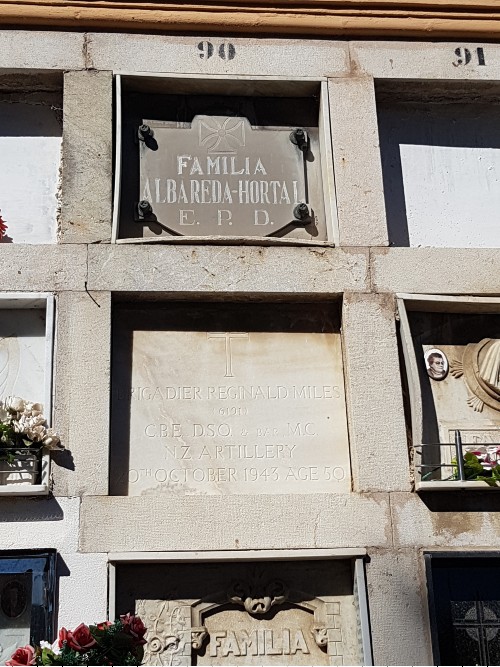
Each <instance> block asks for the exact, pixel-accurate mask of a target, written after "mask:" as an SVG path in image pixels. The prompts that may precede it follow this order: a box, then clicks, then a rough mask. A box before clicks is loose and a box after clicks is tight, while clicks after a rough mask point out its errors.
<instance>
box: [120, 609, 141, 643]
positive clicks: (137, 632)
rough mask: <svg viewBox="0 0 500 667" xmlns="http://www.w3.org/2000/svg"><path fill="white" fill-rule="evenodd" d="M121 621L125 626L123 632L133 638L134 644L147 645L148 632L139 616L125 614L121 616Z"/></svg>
mask: <svg viewBox="0 0 500 667" xmlns="http://www.w3.org/2000/svg"><path fill="white" fill-rule="evenodd" d="M120 621H121V622H122V625H123V631H124V632H126V633H127V634H128V635H131V636H132V638H133V641H134V644H136V645H137V646H141V645H142V644H145V643H146V640H145V639H144V635H145V634H146V632H147V630H146V628H145V627H144V623H143V622H142V621H141V619H140V618H139V616H133V615H132V614H124V615H122V616H120Z"/></svg>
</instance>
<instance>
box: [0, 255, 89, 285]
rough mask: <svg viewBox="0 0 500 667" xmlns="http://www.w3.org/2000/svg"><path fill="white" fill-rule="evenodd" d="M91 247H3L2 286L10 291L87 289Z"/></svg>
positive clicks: (0, 271)
mask: <svg viewBox="0 0 500 667" xmlns="http://www.w3.org/2000/svg"><path fill="white" fill-rule="evenodd" d="M86 280H87V246H85V245H71V246H70V245H64V246H63V245H28V244H26V245H24V244H19V245H17V244H14V243H12V244H7V243H2V244H0V283H1V285H2V286H3V289H5V290H8V291H20V290H22V291H27V292H28V291H29V292H51V291H54V290H84V289H85V281H86Z"/></svg>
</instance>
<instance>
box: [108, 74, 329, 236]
mask: <svg viewBox="0 0 500 667" xmlns="http://www.w3.org/2000/svg"><path fill="white" fill-rule="evenodd" d="M186 85H187V90H188V91H189V92H182V91H183V86H184V88H185V87H186ZM320 90H321V84H320V83H319V82H316V83H311V82H308V84H307V85H304V83H303V82H302V85H299V84H296V85H292V82H280V85H279V84H278V82H272V85H271V83H270V82H265V83H263V82H256V81H248V82H232V81H226V80H224V81H221V80H219V81H212V80H210V81H208V82H205V83H203V82H197V83H196V85H194V84H193V82H191V83H190V84H189V83H188V84H186V82H183V81H180V80H179V81H177V80H175V81H169V80H168V79H154V78H144V79H141V78H137V77H130V78H127V77H120V78H119V84H117V96H120V107H119V112H118V116H119V118H121V133H120V127H119V126H120V122H119V123H118V128H117V142H121V145H120V146H119V148H118V157H117V172H118V173H120V174H121V178H118V179H116V180H115V188H116V187H118V188H119V190H120V195H119V197H116V195H115V209H117V208H119V213H118V211H117V210H115V223H114V226H115V230H114V239H115V240H116V238H117V237H118V240H123V241H126V240H127V239H128V240H132V239H135V240H138V239H142V241H143V242H152V241H155V240H158V241H160V242H165V241H168V240H171V241H172V240H173V241H175V242H182V240H183V239H186V238H187V239H189V238H192V239H193V240H198V241H201V240H203V241H210V240H211V241H213V242H214V241H215V242H216V241H217V240H219V241H224V240H229V241H231V240H232V242H238V239H242V240H244V239H249V240H252V239H253V242H258V241H260V242H261V243H273V242H274V243H276V242H282V243H286V242H287V241H288V242H290V241H294V242H295V243H297V242H300V241H302V242H325V241H327V237H328V234H327V222H326V219H325V202H324V193H323V185H322V181H323V175H322V174H323V172H322V155H321V152H322V151H323V148H321V150H320V134H321V128H320V127H319V119H320ZM120 91H121V94H120ZM174 91H175V92H174ZM323 115H324V114H323ZM324 159H325V158H324ZM330 180H331V179H330ZM330 226H331V225H330ZM117 227H118V229H117Z"/></svg>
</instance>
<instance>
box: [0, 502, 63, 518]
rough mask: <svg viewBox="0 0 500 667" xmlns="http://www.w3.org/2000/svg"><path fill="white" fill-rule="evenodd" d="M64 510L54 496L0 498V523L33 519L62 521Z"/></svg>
mask: <svg viewBox="0 0 500 667" xmlns="http://www.w3.org/2000/svg"><path fill="white" fill-rule="evenodd" d="M63 519H64V512H63V510H62V508H61V506H60V505H59V503H58V501H57V499H56V498H36V497H35V498H12V497H8V496H6V497H4V498H1V499H0V523H21V522H22V523H31V522H34V521H62V520H63Z"/></svg>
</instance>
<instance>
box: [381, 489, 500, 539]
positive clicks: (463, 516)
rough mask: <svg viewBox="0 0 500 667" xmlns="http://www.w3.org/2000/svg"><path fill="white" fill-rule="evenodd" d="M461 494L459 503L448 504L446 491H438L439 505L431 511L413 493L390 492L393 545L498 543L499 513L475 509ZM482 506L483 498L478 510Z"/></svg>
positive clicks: (422, 500) (465, 494)
mask: <svg viewBox="0 0 500 667" xmlns="http://www.w3.org/2000/svg"><path fill="white" fill-rule="evenodd" d="M486 493H492V492H491V491H489V492H488V491H486ZM461 494H462V495H461V496H460V502H461V505H458V502H453V503H450V502H448V503H447V499H446V492H442V493H440V495H439V499H438V500H439V501H440V506H437V507H436V509H434V510H433V511H430V510H429V507H428V505H427V504H426V503H425V502H424V498H421V497H420V496H419V495H417V494H415V493H413V494H412V493H393V494H391V508H392V520H393V523H394V544H395V545H396V546H398V547H428V548H436V547H441V548H443V547H444V548H449V549H457V550H464V549H465V550H470V549H471V547H474V548H481V547H489V548H490V549H491V547H492V545H495V544H497V537H496V536H497V535H499V534H500V515H499V513H498V512H496V511H490V512H487V511H483V512H481V511H479V512H478V511H474V510H476V508H477V507H478V505H477V503H475V504H474V502H473V500H470V496H469V499H468V498H467V494H468V492H467V491H466V490H465V491H462V492H461ZM468 501H469V502H470V504H469V505H468V504H467V503H468ZM436 502H437V501H435V502H434V506H436ZM485 505H486V499H485V503H483V504H482V506H481V509H482V507H484V506H485Z"/></svg>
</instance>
